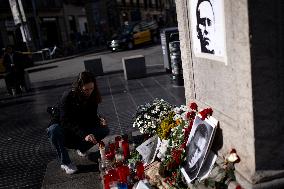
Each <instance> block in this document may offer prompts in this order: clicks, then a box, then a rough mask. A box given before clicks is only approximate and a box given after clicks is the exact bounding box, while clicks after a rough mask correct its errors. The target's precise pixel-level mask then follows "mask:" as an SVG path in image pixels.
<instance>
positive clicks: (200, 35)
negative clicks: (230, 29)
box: [188, 0, 227, 64]
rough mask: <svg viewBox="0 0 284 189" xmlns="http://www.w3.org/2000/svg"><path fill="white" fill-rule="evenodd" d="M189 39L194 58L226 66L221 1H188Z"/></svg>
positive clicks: (222, 4) (222, 6)
mask: <svg viewBox="0 0 284 189" xmlns="http://www.w3.org/2000/svg"><path fill="white" fill-rule="evenodd" d="M188 2H189V3H188V10H189V12H190V14H189V15H190V27H189V28H191V31H190V32H191V38H192V41H193V51H194V54H195V56H196V57H201V58H207V59H213V60H217V61H222V62H225V64H227V55H226V41H225V39H226V35H225V16H224V2H223V0H188Z"/></svg>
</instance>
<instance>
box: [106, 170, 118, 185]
mask: <svg viewBox="0 0 284 189" xmlns="http://www.w3.org/2000/svg"><path fill="white" fill-rule="evenodd" d="M108 174H109V175H110V182H114V181H117V180H118V174H117V171H116V170H115V169H111V170H109V171H108Z"/></svg>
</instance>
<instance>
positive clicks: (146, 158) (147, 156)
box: [136, 135, 160, 166]
mask: <svg viewBox="0 0 284 189" xmlns="http://www.w3.org/2000/svg"><path fill="white" fill-rule="evenodd" d="M159 146H160V143H159V140H158V135H155V136H153V137H151V138H149V139H148V140H146V141H145V142H143V143H142V144H141V145H139V146H138V147H137V148H136V150H137V151H138V152H139V154H140V155H141V156H142V161H143V162H144V166H147V165H148V164H150V163H152V162H153V161H154V160H155V157H156V155H157V153H158V147H159Z"/></svg>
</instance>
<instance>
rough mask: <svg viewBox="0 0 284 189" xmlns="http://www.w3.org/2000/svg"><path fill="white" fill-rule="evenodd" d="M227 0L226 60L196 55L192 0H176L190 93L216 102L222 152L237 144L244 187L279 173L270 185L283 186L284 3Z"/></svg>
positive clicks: (206, 103)
mask: <svg viewBox="0 0 284 189" xmlns="http://www.w3.org/2000/svg"><path fill="white" fill-rule="evenodd" d="M223 2H224V12H225V14H224V15H225V34H226V40H225V41H226V51H227V64H225V63H224V62H219V61H213V60H209V59H202V58H198V57H195V55H194V52H193V51H191V46H192V40H191V35H190V33H191V32H190V27H189V24H190V20H189V16H190V14H189V11H188V10H187V7H188V1H176V5H177V16H178V27H179V32H180V40H181V52H182V62H183V71H184V81H185V85H184V86H185V94H186V99H187V102H190V101H191V100H194V101H195V102H197V103H198V105H199V106H200V108H205V107H208V106H209V107H212V108H213V111H214V113H213V116H214V117H215V118H216V119H217V120H219V122H220V127H221V129H222V137H223V147H222V149H221V150H220V151H219V155H223V154H224V153H227V151H229V150H230V149H231V148H235V149H237V152H238V154H239V156H240V157H241V163H239V164H237V165H236V173H237V176H238V177H237V178H238V179H239V180H238V181H239V182H240V183H241V184H242V185H243V186H244V188H258V187H260V186H261V184H256V183H263V182H266V185H267V184H268V185H267V186H269V182H268V181H270V182H271V183H272V182H273V181H274V180H275V179H276V178H278V181H277V182H274V184H272V185H271V186H273V187H276V186H277V185H278V186H279V187H278V188H281V184H280V183H279V182H281V179H280V178H283V175H282V174H283V170H284V164H283V163H282V162H283V159H284V153H283V150H281V149H283V147H284V146H283V145H284V142H283V138H284V137H283V134H284V130H283V128H282V125H283V120H282V119H283V116H281V115H280V114H282V112H283V111H284V106H283V100H281V99H283V94H284V93H283V88H284V87H283V86H284V85H283V70H284V69H283V64H282V63H281V62H283V55H282V52H283V45H282V44H283V43H280V42H279V41H283V26H282V25H283V21H282V20H283V19H281V18H283V13H282V12H281V10H283V3H281V2H280V1H274V2H273V3H272V2H271V1H268V0H265V1H262V2H261V3H259V1H254V0H251V1H247V0H238V1H226V0H224V1H223ZM187 11H188V12H187ZM271 180H273V181H271ZM275 183H276V185H275ZM263 185H265V184H263ZM260 188H261V187H260Z"/></svg>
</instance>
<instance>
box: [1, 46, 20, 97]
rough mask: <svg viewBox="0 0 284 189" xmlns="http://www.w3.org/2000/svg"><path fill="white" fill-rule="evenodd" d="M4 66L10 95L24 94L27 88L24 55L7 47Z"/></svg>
mask: <svg viewBox="0 0 284 189" xmlns="http://www.w3.org/2000/svg"><path fill="white" fill-rule="evenodd" d="M3 65H4V67H5V70H6V75H5V81H6V86H7V90H8V93H9V94H11V95H16V94H19V93H22V92H23V91H24V88H25V78H24V75H25V71H24V65H23V57H22V55H21V54H20V53H18V52H15V51H14V49H13V47H12V46H10V45H9V46H7V47H6V49H5V53H4V57H3Z"/></svg>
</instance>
